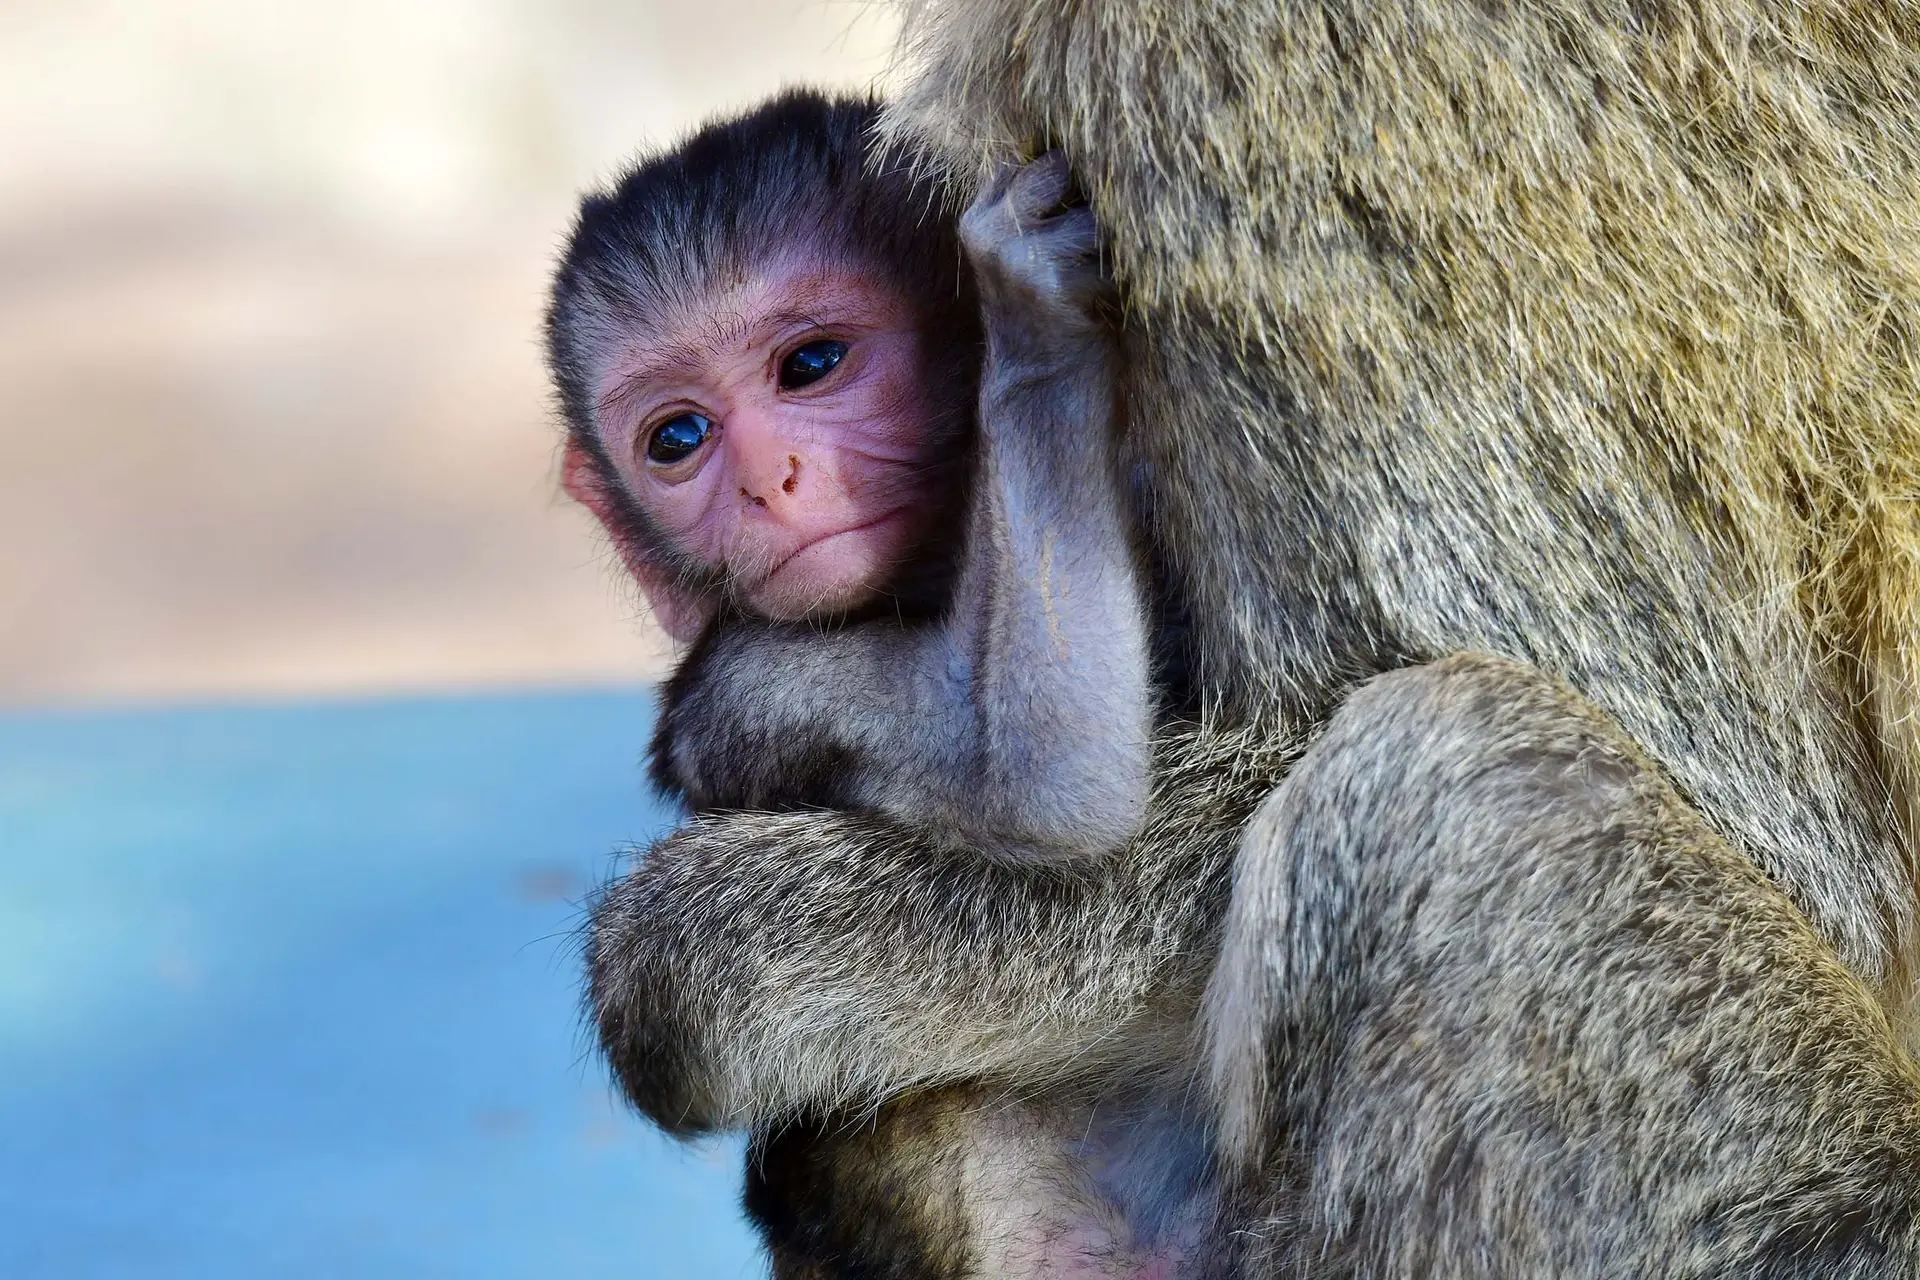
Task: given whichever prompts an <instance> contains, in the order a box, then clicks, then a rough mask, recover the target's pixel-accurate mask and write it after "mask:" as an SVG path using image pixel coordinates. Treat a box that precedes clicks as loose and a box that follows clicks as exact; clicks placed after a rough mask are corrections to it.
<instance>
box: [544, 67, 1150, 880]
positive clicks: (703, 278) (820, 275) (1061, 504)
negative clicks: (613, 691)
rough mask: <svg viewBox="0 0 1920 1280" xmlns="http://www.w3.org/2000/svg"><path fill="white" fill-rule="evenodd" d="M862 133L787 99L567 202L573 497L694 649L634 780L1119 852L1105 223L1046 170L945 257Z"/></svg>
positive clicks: (938, 216) (1143, 738) (989, 190)
mask: <svg viewBox="0 0 1920 1280" xmlns="http://www.w3.org/2000/svg"><path fill="white" fill-rule="evenodd" d="M876 113H877V107H876V105H875V104H873V103H871V102H868V101H864V100H835V99H829V98H825V97H822V96H820V95H817V94H813V93H806V92H794V93H789V94H787V95H785V96H783V97H781V98H778V99H776V100H774V101H773V102H770V103H768V104H767V105H765V106H763V107H761V108H759V109H757V110H755V111H752V112H750V113H749V114H747V115H745V116H743V117H741V118H739V119H736V120H733V121H730V122H726V123H721V124H716V125H712V126H710V127H708V128H706V129H704V130H702V131H701V132H699V133H697V134H695V135H694V136H693V137H692V138H691V139H689V140H688V141H687V142H686V143H685V144H684V145H682V146H681V147H680V148H678V149H677V150H675V151H672V152H668V153H666V154H664V155H662V156H659V157H657V158H655V159H652V160H649V161H646V162H644V163H642V164H641V165H640V166H638V167H637V168H636V169H634V170H633V171H632V172H631V173H629V174H627V175H626V176H625V177H624V178H623V179H622V180H621V181H620V182H619V183H618V184H617V185H616V186H615V187H614V189H613V190H612V191H611V192H609V193H607V194H604V195H596V196H593V197H590V198H589V199H587V200H586V201H585V203H584V205H583V207H582V210H581V213H580V218H579V221H578V224H577V225H576V227H575V230H574V233H573V237H572V240H571V243H570V245H569V248H568V251H567V253H566V256H565V258H564V260H563V262H562V264H561V267H560V270H559V273H558V277H557V280H556V283H555V286H554V292H553V301H552V306H551V309H550V312H549V318H548V342H549V356H550V360H551V363H552V367H553V371H554V376H555V380H556V382H557V383H558V385H559V388H560V394H561V399H562V403H563V406H564V409H565V412H566V415H567V420H568V426H569V439H568V444H567V449H566V457H565V461H564V464H563V472H564V483H565V485H566V488H567V491H568V492H569V493H571V494H572V495H573V496H574V497H575V498H577V499H578V500H580V501H581V502H582V503H584V504H585V505H586V506H587V507H588V508H589V509H590V510H591V511H593V513H594V514H595V515H596V516H597V517H598V518H599V520H600V522H601V523H602V524H603V525H604V526H605V527H606V529H607V531H608V533H609V534H610V535H611V537H612V539H613V542H614V545H615V547H616V548H617V549H618V551H619V553H620V555H621V557H622V559H623V560H624V562H625V563H626V565H627V567H628V569H629V570H630V571H631V572H632V573H633V575H634V577H635V578H636V579H637V580H638V582H639V583H640V585H641V587H642V589H643V590H644V591H645V593H646V595H647V598H648V600H649V602H650V603H651V604H652V606H653V608H654V610H655V612H656V614H657V616H658V617H659V618H660V620H661V621H662V623H663V625H665V627H666V628H667V630H668V631H669V632H670V633H671V634H673V635H674V636H675V637H676V638H677V639H680V640H683V641H685V640H694V641H695V643H694V645H693V648H692V650H691V652H690V653H689V654H688V655H687V657H686V658H685V660H684V661H683V662H682V663H681V665H680V667H679V669H678V670H677V671H676V673H675V674H674V676H673V678H672V680H671V681H670V682H669V684H668V686H667V689H666V693H665V697H664V699H663V705H662V710H661V714H660V720H659V728H658V731H657V734H656V737H655V740H654V744H653V761H654V764H653V768H654V776H655V780H656V782H657V783H659V784H660V785H661V786H662V787H663V788H664V789H666V790H669V791H674V792H678V793H680V794H681V795H683V796H684V797H685V799H686V800H687V803H688V804H689V806H690V807H691V808H693V809H694V810H695V811H697V812H698V811H711V810H715V809H754V810H767V809H780V808H790V807H799V806H805V807H827V808H843V809H867V810H878V811H882V812H885V813H889V814H892V815H895V816H897V817H898V818H900V819H902V820H904V821H907V822H910V823H912V824H914V825H917V826H924V827H928V828H931V829H933V830H936V831H940V832H943V833H946V834H949V835H951V836H952V837H953V838H955V839H956V840H958V841H960V842H963V843H964V844H966V845H967V846H969V847H975V848H979V849H982V850H984V851H986V852H989V853H993V854H998V855H1001V856H1008V857H1015V858H1021V859H1028V860H1031V859H1043V858H1059V857H1068V856H1073V855H1077V854H1086V853H1097V852H1103V851H1108V850H1112V849H1114V848H1117V847H1119V846H1120V845H1121V844H1123V843H1124V842H1125V841H1126V840H1127V839H1128V837H1129V836H1130V835H1132V833H1133V832H1134V831H1135V829H1136V828H1137V827H1138V825H1139V823H1140V821H1141V819H1142V817H1143V815H1144V810H1145V806H1146V798H1147V789H1148V783H1149V752H1148V740H1149V736H1150V733H1151V726H1152V717H1153V713H1154V697H1153V692H1152V688H1151V673H1150V661H1149V654H1148V647H1149V645H1148V624H1147V620H1146V614H1145V608H1144V604H1143V597H1142V593H1141V589H1140V584H1139V580H1138V575H1137V570H1136V556H1135V552H1134V548H1133V545H1132V539H1131V535H1130V532H1129V529H1128V526H1127V522H1126V517H1125V514H1124V512H1123V509H1122V502H1121V493H1120V488H1119V485H1118V483H1117V480H1116V477H1115V476H1114V474H1113V471H1114V461H1113V444H1112V434H1113V431H1114V427H1115V422H1114V419H1115V414H1116V407H1117V406H1116V399H1117V397H1116V384H1117V375H1118V369H1117V348H1116V343H1115V336H1114V332H1113V329H1112V327H1111V325H1110V324H1109V323H1107V321H1106V319H1105V318H1104V312H1105V304H1106V300H1107V297H1108V294H1107V286H1106V283H1105V280H1104V278H1103V277H1102V275H1101V272H1100V269H1099V262H1098V240H1097V233H1096V228H1095V225H1094V220H1093V217H1092V214H1091V213H1090V212H1089V211H1088V210H1087V209H1086V208H1084V207H1075V206H1072V205H1070V204H1069V203H1068V192H1069V175H1068V172H1067V167H1066V164H1065V162H1064V160H1063V159H1062V158H1061V157H1059V156H1057V155H1047V156H1043V157H1041V158H1040V159H1037V160H1035V161H1033V162H1032V163H1030V164H1027V165H1025V166H1023V167H1018V168H1011V169H1009V170H1007V171H1005V172H1003V173H1001V174H999V175H997V176H996V177H995V178H993V179H992V180H991V181H990V182H988V184H987V185H986V187H985V188H984V189H983V191H982V193H981V195H980V197H979V199H978V200H977V201H976V202H975V203H974V205H973V207H972V208H971V209H969V210H967V211H966V213H965V214H964V215H962V216H961V217H960V218H959V219H958V222H957V242H956V225H955V220H954V219H953V218H952V216H951V213H950V211H949V210H947V209H946V208H944V207H943V205H942V203H941V199H942V198H941V197H940V195H939V194H938V193H937V191H936V189H935V188H934V187H933V185H932V184H931V183H928V182H924V181H921V180H918V179H916V178H915V177H914V176H913V175H912V174H910V173H907V172H903V171H901V170H899V169H898V168H897V167H889V166H888V165H886V164H885V163H884V162H882V161H880V160H879V159H878V158H877V157H876V156H875V155H874V154H873V146H874V144H873V143H872V142H871V136H872V126H873V123H874V120H875V116H876ZM963 249H964V255H965V259H966V264H967V265H969V266H970V267H971V276H970V277H969V275H968V274H967V273H966V271H965V270H964V268H963V266H962V263H961V256H962V254H961V251H962V250H963ZM976 297H977V302H976ZM969 445H972V448H971V451H969ZM969 461H970V462H971V467H970V468H969V466H968V465H967V464H968V463H969ZM962 520H964V527H961V525H960V522H961V521H962Z"/></svg>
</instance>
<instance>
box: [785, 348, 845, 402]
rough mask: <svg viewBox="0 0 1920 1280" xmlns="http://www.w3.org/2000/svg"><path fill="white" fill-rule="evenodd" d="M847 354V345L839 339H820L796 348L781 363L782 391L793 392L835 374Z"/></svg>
mask: <svg viewBox="0 0 1920 1280" xmlns="http://www.w3.org/2000/svg"><path fill="white" fill-rule="evenodd" d="M846 354H847V344H846V343H844V342H841V341H840V340H839V339H838V338H819V339H816V340H815V341H813V342H809V343H807V344H806V345H805V346H803V347H796V348H795V349H794V351H793V354H792V355H789V356H788V357H787V358H786V359H785V360H782V361H781V362H780V389H781V390H782V391H791V390H793V389H794V388H795V387H804V386H806V385H807V384H808V383H810V382H818V381H820V379H822V378H824V377H826V376H827V375H828V374H830V373H832V372H833V367H834V366H835V365H837V364H839V363H840V361H841V360H842V359H843V358H844V357H845V356H846Z"/></svg>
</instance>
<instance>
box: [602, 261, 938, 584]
mask: <svg viewBox="0 0 1920 1280" xmlns="http://www.w3.org/2000/svg"><path fill="white" fill-rule="evenodd" d="M705 302H706V305H705V306H704V307H703V308H702V309H701V310H699V311H697V312H696V311H692V310H689V311H687V312H685V313H683V314H681V315H678V316H673V317H668V318H667V319H666V322H665V323H663V324H662V325H661V326H660V327H659V328H658V329H657V330H654V331H652V332H650V333H648V334H647V335H646V341H645V342H644V344H642V343H638V342H636V343H634V344H633V345H632V346H630V347H628V348H627V349H626V350H624V351H622V352H621V353H619V356H618V357H617V358H616V359H615V360H614V361H613V362H612V364H611V365H610V367H609V368H608V370H607V371H606V374H605V375H604V376H603V378H602V380H601V388H602V390H601V396H600V424H601V431H602V435H603V440H604V443H605V445H606V448H607V453H608V456H609V457H610V458H612V459H613V461H614V465H615V467H616V469H617V470H618V471H619V474H620V479H621V482H622V483H623V484H624V485H626V486H627V488H628V490H629V492H630V493H631V494H632V495H633V497H634V498H635V499H636V500H637V501H638V502H639V503H640V505H641V506H642V507H643V508H644V509H645V510H646V511H647V513H648V515H649V516H650V517H651V518H652V520H653V521H654V523H655V524H656V525H657V526H658V527H659V528H661V529H662V530H664V531H666V533H667V534H668V535H669V536H670V537H672V538H674V539H675V540H676V541H677V543H678V544H679V546H680V548H681V549H682V550H683V551H685V552H686V553H688V554H690V555H692V556H693V557H695V558H696V559H699V560H700V561H702V562H703V563H706V564H709V565H725V566H726V568H727V570H728V572H729V574H730V575H731V576H732V577H733V579H734V582H735V590H736V594H737V595H738V596H739V598H740V599H741V600H742V602H743V603H745V604H747V605H748V606H750V607H752V608H754V609H756V610H758V611H759V612H761V613H764V614H766V615H768V616H770V617H776V618H799V617H804V616H806V615H808V614H809V613H814V612H819V611H827V610H833V609H839V608H845V607H847V606H849V605H853V604H856V603H859V602H860V601H861V600H862V599H864V598H866V597H867V596H869V595H870V594H871V593H872V592H873V591H874V590H875V588H876V587H877V585H878V584H879V583H880V582H881V581H882V580H883V579H884V578H885V577H886V576H887V575H888V573H890V572H891V571H892V569H893V568H894V567H895V566H896V565H897V564H898V563H899V561H900V560H901V558H902V557H903V556H904V555H905V554H906V553H907V552H908V551H909V550H910V549H911V547H912V546H913V544H914V542H915V540H916V539H917V538H919V537H920V536H921V535H922V534H923V533H924V531H925V530H924V521H923V513H924V510H925V508H926V506H927V504H926V503H925V502H924V501H923V500H922V494H921V492H920V483H921V481H920V477H921V476H922V475H923V470H924V464H925V462H926V461H927V459H928V456H929V452H930V445H931V443H932V442H931V441H930V440H929V438H928V424H929V423H930V421H931V420H932V409H933V406H932V405H930V404H929V403H928V400H927V396H926V386H927V376H926V357H927V353H926V352H925V350H924V347H923V344H922V342H921V335H920V329H919V325H918V323H917V317H916V316H915V314H914V311H913V308H912V307H911V305H910V304H909V303H908V302H907V301H906V300H905V299H904V298H903V297H901V296H900V294H899V293H898V292H897V291H896V290H894V289H892V288H890V287H888V286H887V285H885V284H884V283H882V282H881V280H880V278H879V277H878V276H877V275H875V274H874V273H868V272H859V271H855V270H852V269H849V268H846V267H835V266H828V265H823V264H821V263H818V262H812V261H807V262H801V263H785V264H775V265H772V266H768V267H765V268H762V269H761V270H760V271H759V272H757V273H756V274H755V275H754V276H752V277H750V278H749V279H747V280H744V281H742V282H740V283H739V284H737V285H735V286H733V287H732V288H730V289H728V290H726V291H725V292H724V293H722V294H721V295H720V296H718V297H716V298H713V299H708V300H705ZM823 339H832V340H835V341H839V342H842V343H845V344H846V354H845V356H844V357H842V359H841V360H840V363H839V364H838V365H837V366H835V367H834V368H833V369H832V370H831V371H830V372H828V373H827V374H826V375H825V376H823V377H821V378H820V379H819V380H818V381H816V382H813V383H811V384H809V385H806V386H799V387H784V386H782V385H781V380H780V369H781V365H782V363H783V362H784V361H785V360H786V359H787V357H788V356H790V355H791V354H792V353H793V352H794V351H795V350H796V349H798V348H800V347H802V346H805V345H807V344H808V343H811V342H816V341H820V340H823ZM688 413H692V414H698V415H700V416H702V417H704V418H706V419H707V420H708V421H709V422H710V423H711V424H712V425H711V428H710V430H709V433H708V437H707V439H706V441H705V443H704V444H702V445H701V446H700V447H699V448H698V449H696V450H695V451H694V452H693V453H691V454H689V455H687V456H686V457H684V458H681V459H677V460H674V461H671V462H660V461H655V460H650V459H649V457H648V446H649V442H650V441H651V440H652V438H653V435H654V433H655V431H656V429H657V428H658V427H659V426H660V425H661V424H662V423H664V422H667V421H670V420H673V419H675V418H677V417H679V416H680V415H683V414H688ZM642 585H643V586H647V587H648V589H649V592H650V594H656V595H657V594H658V593H659V591H661V590H670V589H671V588H670V587H665V586H664V585H663V584H648V583H646V582H644V581H643V584H642Z"/></svg>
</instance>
